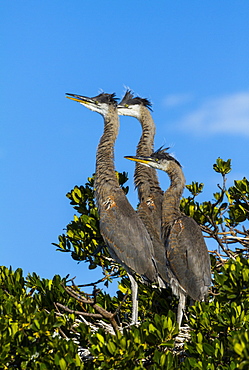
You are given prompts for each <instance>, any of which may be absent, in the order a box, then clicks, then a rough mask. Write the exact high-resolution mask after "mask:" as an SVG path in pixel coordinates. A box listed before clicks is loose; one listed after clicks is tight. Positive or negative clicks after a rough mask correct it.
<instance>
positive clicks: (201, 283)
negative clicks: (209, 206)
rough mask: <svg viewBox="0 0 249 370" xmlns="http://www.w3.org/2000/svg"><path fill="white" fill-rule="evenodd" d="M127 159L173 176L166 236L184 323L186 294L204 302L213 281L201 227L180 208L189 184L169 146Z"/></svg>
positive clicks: (164, 213) (166, 212) (165, 203)
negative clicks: (186, 186) (168, 148)
mask: <svg viewBox="0 0 249 370" xmlns="http://www.w3.org/2000/svg"><path fill="white" fill-rule="evenodd" d="M125 158H127V159H130V160H133V161H136V162H139V163H142V164H144V165H145V166H150V167H153V168H156V169H159V170H162V171H165V172H166V173H167V174H168V175H169V177H170V187H169V188H168V189H167V190H166V191H165V193H164V198H163V204H162V238H163V240H164V245H165V249H166V258H167V261H168V268H169V272H170V274H171V277H170V280H171V281H170V285H171V288H172V291H173V293H174V294H175V295H177V296H178V297H179V305H178V312H177V321H178V323H179V326H181V321H182V315H183V310H184V307H185V301H186V296H187V295H189V296H190V297H191V298H192V299H194V300H197V301H202V300H204V298H205V296H206V294H207V292H208V287H209V286H210V284H211V270H210V258H209V254H208V250H207V247H206V244H205V241H204V237H203V235H202V232H201V230H200V227H199V226H198V224H197V223H196V222H195V221H194V220H193V219H192V218H191V217H188V216H186V215H184V214H182V213H181V211H180V208H179V203H180V197H181V195H182V192H183V189H184V186H185V178H184V174H183V171H182V168H181V165H180V163H179V162H178V161H177V160H176V159H175V158H173V157H172V156H171V155H170V154H169V153H167V152H166V149H162V150H161V149H159V150H158V151H156V152H155V153H153V154H152V155H151V156H149V157H146V156H140V157H138V156H133V157H132V156H127V157H125Z"/></svg>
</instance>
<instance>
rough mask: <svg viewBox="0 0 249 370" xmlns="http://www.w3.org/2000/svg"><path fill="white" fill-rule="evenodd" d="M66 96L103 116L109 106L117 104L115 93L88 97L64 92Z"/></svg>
mask: <svg viewBox="0 0 249 370" xmlns="http://www.w3.org/2000/svg"><path fill="white" fill-rule="evenodd" d="M66 95H67V96H66V98H68V99H71V100H75V101H77V102H79V103H80V104H82V105H84V106H85V107H86V108H88V109H90V110H92V111H94V112H97V113H99V114H101V115H102V116H104V117H105V115H106V114H107V113H108V111H109V107H110V106H111V105H112V106H115V107H116V106H117V99H116V98H115V94H106V93H101V94H99V95H97V96H94V97H93V98H88V97H87V96H82V95H76V94H68V93H67V94H66Z"/></svg>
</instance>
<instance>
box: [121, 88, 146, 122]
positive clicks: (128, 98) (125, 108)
mask: <svg viewBox="0 0 249 370" xmlns="http://www.w3.org/2000/svg"><path fill="white" fill-rule="evenodd" d="M141 107H146V108H148V109H150V110H152V109H151V103H150V101H149V100H148V99H144V98H140V97H139V96H135V97H134V94H133V93H132V92H131V90H127V91H126V93H125V95H124V97H123V99H122V100H121V102H120V103H119V104H118V107H117V108H118V114H119V115H120V116H131V117H135V118H137V119H139V118H140V114H141Z"/></svg>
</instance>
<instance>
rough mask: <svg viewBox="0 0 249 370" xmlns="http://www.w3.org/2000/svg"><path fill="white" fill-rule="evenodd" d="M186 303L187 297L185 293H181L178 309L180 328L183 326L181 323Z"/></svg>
mask: <svg viewBox="0 0 249 370" xmlns="http://www.w3.org/2000/svg"><path fill="white" fill-rule="evenodd" d="M185 303H186V297H185V295H184V294H183V293H180V298H179V303H178V309H177V322H178V324H179V328H180V327H181V323H182V316H183V311H184V308H185Z"/></svg>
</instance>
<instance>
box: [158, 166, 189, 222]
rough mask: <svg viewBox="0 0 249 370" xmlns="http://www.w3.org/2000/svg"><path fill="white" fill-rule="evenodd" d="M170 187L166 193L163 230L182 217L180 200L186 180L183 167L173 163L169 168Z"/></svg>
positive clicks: (163, 208)
mask: <svg viewBox="0 0 249 370" xmlns="http://www.w3.org/2000/svg"><path fill="white" fill-rule="evenodd" d="M166 172H167V174H168V175H169V177H170V187H169V189H168V190H166V191H165V193H164V198H163V205H162V228H164V227H166V226H167V224H169V223H170V222H172V221H174V220H175V219H177V218H178V217H180V216H181V211H180V198H181V196H182V193H183V189H184V186H185V178H184V174H183V172H182V169H181V167H180V166H179V165H178V164H177V163H175V162H173V161H172V163H170V165H169V167H168V168H167V171H166Z"/></svg>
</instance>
